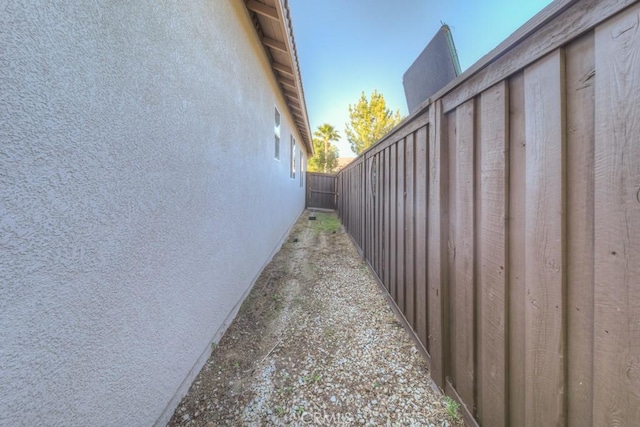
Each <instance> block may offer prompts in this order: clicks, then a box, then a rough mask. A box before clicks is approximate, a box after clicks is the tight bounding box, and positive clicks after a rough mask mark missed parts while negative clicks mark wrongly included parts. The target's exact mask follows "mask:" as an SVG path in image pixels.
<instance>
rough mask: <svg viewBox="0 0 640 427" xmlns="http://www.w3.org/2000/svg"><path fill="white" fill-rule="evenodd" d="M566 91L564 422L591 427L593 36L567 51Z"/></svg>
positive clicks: (588, 36)
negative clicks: (565, 366) (565, 396)
mask: <svg viewBox="0 0 640 427" xmlns="http://www.w3.org/2000/svg"><path fill="white" fill-rule="evenodd" d="M565 66H566V80H565V81H566V90H567V95H566V97H567V98H566V99H567V127H566V129H567V157H566V158H567V211H566V212H567V214H566V215H567V219H566V221H567V421H568V425H570V426H576V427H580V426H589V425H592V424H593V419H592V415H593V411H592V408H593V285H594V284H593V220H594V217H593V185H594V184H593V180H594V173H593V150H594V114H595V113H594V110H595V105H594V90H595V87H594V83H595V79H594V78H593V77H594V73H595V58H594V40H593V33H589V34H587V35H586V36H585V37H582V38H580V39H578V40H576V41H575V42H573V43H571V44H570V45H569V46H567V47H566V49H565Z"/></svg>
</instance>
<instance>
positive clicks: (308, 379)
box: [302, 373, 322, 384]
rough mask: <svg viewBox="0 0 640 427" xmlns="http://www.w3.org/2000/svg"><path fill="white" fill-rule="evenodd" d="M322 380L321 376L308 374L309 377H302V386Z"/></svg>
mask: <svg viewBox="0 0 640 427" xmlns="http://www.w3.org/2000/svg"><path fill="white" fill-rule="evenodd" d="M321 379H322V375H321V374H315V373H314V374H309V375H305V376H304V377H302V383H303V384H313V383H319V382H320V380H321Z"/></svg>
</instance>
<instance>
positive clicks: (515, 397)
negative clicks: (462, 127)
mask: <svg viewBox="0 0 640 427" xmlns="http://www.w3.org/2000/svg"><path fill="white" fill-rule="evenodd" d="M524 121H525V112H524V73H518V74H516V75H515V76H513V77H512V78H511V81H510V82H509V209H508V212H509V221H508V228H509V233H508V235H509V243H508V247H509V269H508V271H507V274H508V283H509V362H508V365H509V393H508V396H509V425H512V426H522V425H524V398H525V397H524V393H525V375H524V374H525V342H524V340H525V316H524V302H525V282H524V274H525V233H524V230H525V215H526V214H525V212H526V210H525V191H526V187H525V171H526V159H525V152H526V137H525V125H524Z"/></svg>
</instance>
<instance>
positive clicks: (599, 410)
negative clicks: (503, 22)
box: [593, 4, 640, 425]
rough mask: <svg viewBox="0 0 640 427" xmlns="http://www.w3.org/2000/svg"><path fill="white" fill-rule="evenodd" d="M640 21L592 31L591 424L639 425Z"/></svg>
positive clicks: (630, 17) (633, 14) (617, 21)
mask: <svg viewBox="0 0 640 427" xmlns="http://www.w3.org/2000/svg"><path fill="white" fill-rule="evenodd" d="M639 21H640V4H637V5H635V6H633V7H632V8H630V9H629V10H627V11H625V12H624V13H621V14H620V15H618V16H615V17H613V18H611V19H610V20H609V21H607V22H605V23H604V24H602V25H601V26H599V27H597V28H596V32H595V62H596V82H595V106H596V107H595V122H596V128H595V247H594V249H595V277H594V279H595V280H594V282H595V295H594V339H595V351H594V384H595V386H594V396H593V398H594V409H593V423H594V425H640V25H639Z"/></svg>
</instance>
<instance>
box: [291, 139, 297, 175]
mask: <svg viewBox="0 0 640 427" xmlns="http://www.w3.org/2000/svg"><path fill="white" fill-rule="evenodd" d="M295 177H296V140H295V138H294V137H293V135H291V179H295Z"/></svg>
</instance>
